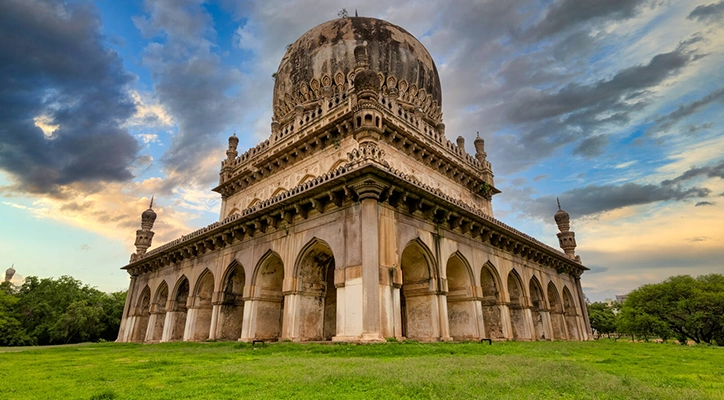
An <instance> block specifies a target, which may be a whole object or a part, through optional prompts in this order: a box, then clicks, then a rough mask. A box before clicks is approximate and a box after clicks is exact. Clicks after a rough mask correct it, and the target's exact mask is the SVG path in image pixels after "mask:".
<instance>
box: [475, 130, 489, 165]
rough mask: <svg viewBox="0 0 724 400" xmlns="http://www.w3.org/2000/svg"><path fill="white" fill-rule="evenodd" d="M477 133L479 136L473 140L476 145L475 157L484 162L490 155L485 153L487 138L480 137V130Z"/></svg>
mask: <svg viewBox="0 0 724 400" xmlns="http://www.w3.org/2000/svg"><path fill="white" fill-rule="evenodd" d="M477 135H478V136H477V137H476V138H475V141H474V142H473V145H474V146H475V158H477V159H478V161H480V162H481V163H482V162H483V161H485V158H486V157H488V155H487V154H485V140H483V138H481V137H480V132H478V133H477Z"/></svg>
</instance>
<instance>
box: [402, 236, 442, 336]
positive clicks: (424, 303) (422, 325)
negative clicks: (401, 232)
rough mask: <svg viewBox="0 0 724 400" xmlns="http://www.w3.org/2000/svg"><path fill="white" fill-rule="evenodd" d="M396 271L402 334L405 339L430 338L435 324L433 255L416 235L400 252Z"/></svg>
mask: <svg viewBox="0 0 724 400" xmlns="http://www.w3.org/2000/svg"><path fill="white" fill-rule="evenodd" d="M400 270H401V272H402V287H401V288H400V316H401V317H402V318H401V319H402V321H401V322H402V335H403V336H405V337H407V338H409V339H422V340H432V339H434V338H435V335H436V334H437V331H436V327H438V325H437V324H436V322H437V320H438V318H437V308H436V299H435V292H434V288H433V277H434V276H435V273H434V271H435V270H436V268H435V258H434V256H433V255H432V252H431V251H430V249H429V248H428V247H427V246H426V245H425V243H423V242H422V240H420V238H417V239H413V240H411V241H410V242H408V243H407V245H406V246H405V247H404V249H403V251H402V254H401V255H400Z"/></svg>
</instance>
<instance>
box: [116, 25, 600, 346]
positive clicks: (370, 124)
mask: <svg viewBox="0 0 724 400" xmlns="http://www.w3.org/2000/svg"><path fill="white" fill-rule="evenodd" d="M441 96H442V92H441V90H440V87H439V78H438V76H437V72H436V69H435V65H434V63H433V61H432V58H431V57H430V55H429V54H428V53H427V51H426V50H425V49H424V47H423V46H422V45H421V44H420V43H419V42H418V41H417V40H416V39H415V38H414V37H413V36H412V35H410V34H409V33H407V32H405V31H404V30H403V29H402V28H399V27H397V26H394V25H392V24H389V23H387V22H384V21H380V20H376V19H372V18H357V17H355V18H342V19H339V20H335V21H330V22H327V23H325V24H322V25H320V26H318V27H316V28H314V29H312V30H310V31H309V32H308V33H306V34H305V35H303V36H302V37H301V38H300V39H299V40H298V41H297V42H295V43H294V44H293V45H292V46H290V48H289V49H288V50H287V55H285V57H284V59H283V60H282V62H281V65H280V67H279V70H278V72H277V74H276V84H275V89H274V102H273V105H274V120H273V121H272V126H271V137H270V138H269V139H268V140H266V141H264V142H263V143H261V144H259V145H258V146H256V147H254V148H252V149H250V150H249V151H247V152H246V153H244V154H242V155H239V154H238V153H237V151H236V148H237V144H238V138H236V137H235V136H232V137H231V138H230V139H229V149H228V150H227V152H226V154H227V158H226V160H224V161H223V162H222V165H221V172H220V179H219V186H218V187H216V188H215V189H214V191H216V192H218V193H220V194H221V196H222V206H221V216H220V221H219V222H217V223H214V224H212V225H210V226H208V227H206V228H203V229H200V230H198V231H196V232H193V233H191V234H189V235H185V236H183V237H181V238H179V239H176V240H174V241H172V242H170V243H167V244H165V245H163V246H160V247H158V248H156V249H153V250H151V251H149V252H146V249H147V248H148V247H149V246H150V242H151V239H152V237H153V232H152V231H151V229H152V226H153V221H152V220H155V213H154V214H153V215H151V213H149V211H151V212H152V210H150V209H149V210H147V211H146V212H144V215H143V223H144V224H143V226H142V229H141V230H139V231H138V232H137V252H136V253H134V255H133V256H132V257H131V262H130V264H128V265H127V266H126V267H124V269H126V270H127V271H128V272H129V273H130V274H131V284H130V288H129V292H128V300H127V302H126V308H125V310H124V315H123V320H122V323H121V329H120V332H119V338H118V340H119V341H139V342H140V341H143V342H158V341H173V340H191V341H198V340H207V339H212V340H243V341H252V340H294V341H324V340H332V341H354V342H375V341H383V340H385V338H393V337H394V338H397V339H416V340H423V341H435V340H475V339H480V338H492V339H494V340H505V339H515V340H552V339H567V340H587V339H589V338H590V334H589V324H588V317H587V315H586V312H585V306H584V304H583V293H582V290H581V284H580V276H581V274H582V273H583V271H584V270H586V268H585V267H584V266H583V265H581V263H580V258H577V256H575V254H574V249H575V238H574V236H573V232H570V231H569V229H568V224H569V223H568V215H567V214H565V213H564V214H565V215H563V214H560V213H562V211H559V214H556V222H558V223H559V227H562V228H565V230H564V229H562V230H561V232H562V233H561V234H559V238H560V240H561V246H562V247H563V248H564V249H565V250H566V252H565V253H563V252H560V251H559V250H556V249H553V248H551V247H549V246H546V245H545V244H543V243H541V242H539V241H537V240H535V239H534V238H532V237H529V236H527V235H525V234H524V233H521V232H519V231H517V230H515V229H513V228H511V227H509V226H507V225H505V224H503V223H502V222H500V221H498V220H496V219H494V218H493V210H492V203H491V201H492V197H493V195H495V194H496V193H499V191H498V190H497V189H496V188H495V186H494V181H493V173H492V169H491V165H490V163H489V162H488V161H487V160H486V155H485V149H484V142H483V140H482V139H480V138H478V139H476V140H475V143H474V147H475V155H474V156H471V155H469V154H468V153H467V152H466V151H465V143H464V140H463V139H462V138H458V140H457V142H456V143H452V142H450V141H448V140H447V138H446V137H445V126H444V124H443V123H442V111H441V99H442V97H441ZM151 217H153V218H151ZM559 220H560V221H559ZM149 223H150V225H149Z"/></svg>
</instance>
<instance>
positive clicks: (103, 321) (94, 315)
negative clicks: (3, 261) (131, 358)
mask: <svg viewBox="0 0 724 400" xmlns="http://www.w3.org/2000/svg"><path fill="white" fill-rule="evenodd" d="M0 289H2V290H0V345H8V346H12V345H30V344H38V345H45V344H59V343H75V342H81V341H95V340H99V339H104V340H114V339H115V338H116V335H117V334H118V327H119V326H120V322H121V315H122V313H123V307H124V304H125V299H126V293H125V292H116V293H110V294H107V293H103V292H101V291H99V290H98V289H95V288H92V287H90V286H88V285H83V283H82V282H81V281H79V280H77V279H74V278H72V277H70V276H62V277H60V278H58V279H51V278H44V279H39V278H37V277H34V276H31V277H28V278H26V279H25V282H24V283H23V285H22V286H20V287H19V288H15V287H12V286H8V285H5V286H0Z"/></svg>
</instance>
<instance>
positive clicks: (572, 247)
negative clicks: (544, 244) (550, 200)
mask: <svg viewBox="0 0 724 400" xmlns="http://www.w3.org/2000/svg"><path fill="white" fill-rule="evenodd" d="M556 201H557V202H558V212H557V213H556V215H554V216H553V218H555V220H556V224H557V225H558V230H559V231H560V232H559V233H558V234H557V236H558V243H559V244H560V246H561V249H563V251H564V252H565V253H566V255H567V256H568V258H570V259H571V260H576V261H579V262H580V260H581V258H580V257H579V256H577V255H576V233H575V232H573V231H572V230H571V217H570V216H569V215H568V213H567V212H565V211H563V210H562V209H561V201H560V200H558V199H557V198H556Z"/></svg>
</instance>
